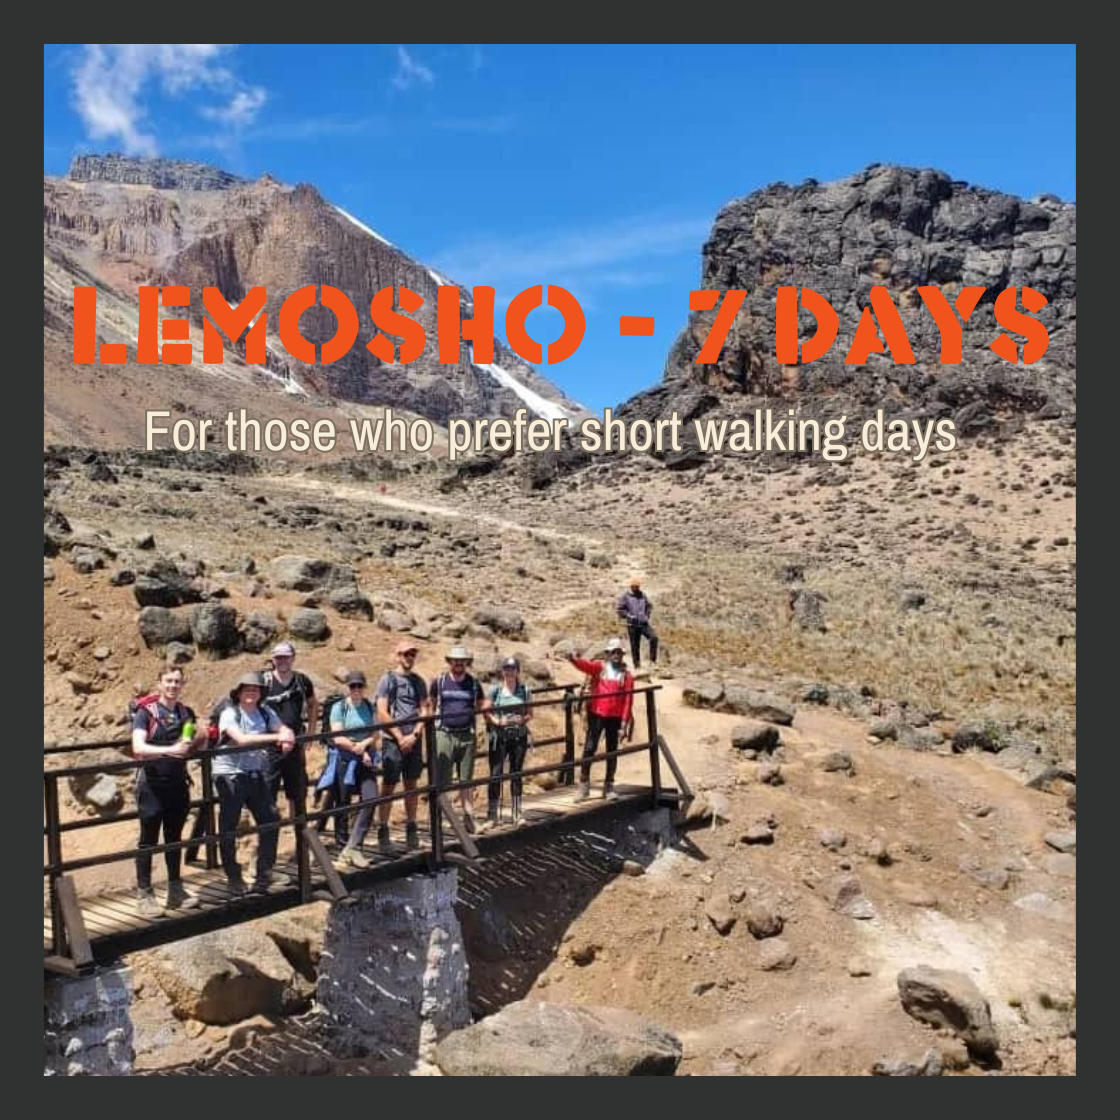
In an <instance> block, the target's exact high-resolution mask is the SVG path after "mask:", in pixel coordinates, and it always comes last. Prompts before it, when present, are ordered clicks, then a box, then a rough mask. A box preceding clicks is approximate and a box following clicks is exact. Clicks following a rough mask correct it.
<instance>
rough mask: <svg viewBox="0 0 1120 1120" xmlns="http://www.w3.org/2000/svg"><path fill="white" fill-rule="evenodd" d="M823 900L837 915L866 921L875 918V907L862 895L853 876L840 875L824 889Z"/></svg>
mask: <svg viewBox="0 0 1120 1120" xmlns="http://www.w3.org/2000/svg"><path fill="white" fill-rule="evenodd" d="M824 894H825V898H826V899H827V900H828V903H829V905H830V906H831V907H832V909H833V910H835V911H836V912H837V913H838V914H843V915H845V916H846V917H848V918H858V919H860V920H861V921H866V920H867V919H869V918H874V917H875V907H874V906H873V905H872V903H871V900H870V899H869V898H868V897H867V896H866V895H865V894H864V893H863V887H862V886H861V885H860V881H859V880H858V879H857V878H856V877H855V876H854V875H840V876H837V878H835V879H833V880H831V881H830V882H829V883H828V884H827V885H826V887H825V891H824Z"/></svg>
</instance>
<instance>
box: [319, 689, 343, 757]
mask: <svg viewBox="0 0 1120 1120" xmlns="http://www.w3.org/2000/svg"><path fill="white" fill-rule="evenodd" d="M346 699H348V697H347V696H346V695H345V694H344V693H341V692H332V693H331V694H330V695H329V696H327V697H326V698H325V699H324V700H323V706H322V708H320V709H319V730H320V732H322V733H323V734H326V733H327V732H329V731H330V729H331V712H333V711H334V706H335V704H337V703H338V702H339V701H340V700H346ZM323 745H324V746H326V745H327V742H326V740H323Z"/></svg>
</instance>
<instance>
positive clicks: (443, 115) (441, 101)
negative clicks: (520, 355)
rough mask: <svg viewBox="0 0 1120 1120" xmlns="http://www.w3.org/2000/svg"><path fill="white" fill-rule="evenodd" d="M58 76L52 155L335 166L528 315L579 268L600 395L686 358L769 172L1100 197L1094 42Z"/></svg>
mask: <svg viewBox="0 0 1120 1120" xmlns="http://www.w3.org/2000/svg"><path fill="white" fill-rule="evenodd" d="M44 74H45V82H44V108H45V114H44V117H45V127H44V137H43V149H44V171H45V172H46V173H47V174H51V175H61V174H64V173H65V171H66V167H67V165H68V163H69V161H70V158H71V156H72V155H74V154H75V153H77V152H83V151H114V150H116V151H125V152H132V153H136V154H160V155H166V156H171V157H179V158H189V159H197V160H203V161H206V162H210V163H215V164H217V165H219V166H222V167H225V168H226V169H228V170H230V171H232V172H234V173H236V174H240V175H244V176H247V177H250V178H256V177H257V176H259V175H261V174H263V173H264V172H266V171H267V172H270V173H271V174H272V175H273V176H275V177H276V178H277V179H280V180H282V181H284V182H289V183H296V182H310V183H313V184H314V185H315V186H316V187H317V188H318V189H319V190H320V191H321V192H322V194H323V195H324V196H325V197H326V198H328V199H330V200H331V201H332V202H335V203H336V204H337V205H339V206H341V207H343V208H344V209H346V210H348V211H350V212H351V213H352V214H354V215H355V216H356V217H358V218H360V219H361V220H362V221H363V222H365V223H366V224H367V225H370V226H372V227H373V228H374V229H376V230H377V231H378V232H379V233H381V234H383V235H384V236H385V237H387V238H388V239H389V240H390V241H392V242H394V243H395V244H397V245H398V246H400V247H401V248H402V249H404V250H405V251H406V252H408V253H409V254H411V255H412V256H414V257H416V258H418V259H419V260H421V261H423V262H424V263H426V264H428V265H430V266H432V267H434V268H435V269H437V270H438V271H440V272H442V273H444V274H446V275H450V276H452V277H453V278H454V279H456V280H457V281H458V282H460V283H462V284H465V285H470V284H489V285H492V286H493V287H495V288H496V289H497V298H498V303H499V316H498V319H497V322H496V324H495V325H496V327H497V333H498V334H499V336H502V337H504V327H503V323H502V314H504V310H503V309H504V306H505V304H506V303H508V302H509V300H510V299H512V298H513V296H514V295H516V294H517V293H518V292H519V291H521V290H522V289H523V288H526V287H529V286H531V285H534V284H538V283H541V284H550V283H551V284H560V285H562V286H563V287H566V288H567V289H568V290H569V291H571V292H572V294H573V295H575V296H576V297H577V298H578V299H579V301H580V303H581V304H582V305H583V308H584V311H585V313H586V316H587V333H586V335H585V337H584V340H583V342H582V344H581V345H580V348H579V349H578V350H577V351H576V353H575V354H574V355H573V356H572V357H570V358H568V359H567V360H566V361H564V362H563V363H560V364H557V365H555V366H545V367H544V370H543V372H545V373H546V375H547V376H549V377H550V378H551V379H552V380H554V381H555V382H556V383H557V384H559V385H560V386H561V387H562V388H563V389H564V390H565V391H566V392H568V393H569V394H570V395H571V396H573V397H575V398H576V399H577V400H580V401H581V402H583V403H584V404H586V405H587V406H588V407H590V408H593V409H596V410H599V409H602V408H604V407H607V406H613V405H615V404H617V403H619V402H620V401H623V400H625V399H626V398H627V397H629V396H631V395H632V394H633V393H635V392H637V391H638V390H640V389H643V388H648V387H649V386H651V385H653V384H654V383H656V382H657V381H658V380H659V379H660V377H661V372H662V368H663V366H664V362H665V356H666V354H667V352H668V349H669V347H670V345H671V344H672V342H673V340H674V338H675V337H676V335H677V333H678V332H679V331H680V329H681V327H682V326H683V325H684V323H685V321H686V319H687V314H688V291H689V289H690V288H693V287H697V286H698V284H699V276H700V252H701V247H702V245H703V242H704V240H705V238H706V236H707V233H708V231H709V229H710V227H711V223H712V220H713V218H714V217H715V214H716V212H717V211H718V210H719V208H720V207H721V206H722V205H724V204H725V203H727V202H729V201H730V200H732V199H734V198H738V197H741V196H742V195H745V194H748V193H750V192H751V191H752V190H756V189H758V188H760V187H763V186H765V185H767V184H768V183H772V182H778V181H783V182H790V183H798V182H801V181H802V180H803V179H805V178H809V177H812V178H815V179H819V180H821V181H827V180H830V179H836V178H840V177H842V176H845V175H848V174H851V173H853V172H855V171H858V170H860V169H861V168H863V167H865V166H866V165H867V164H868V163H873V162H880V163H901V164H906V165H911V166H921V167H937V168H940V169H942V170H944V171H946V172H948V173H949V174H950V175H952V176H953V177H954V178H956V179H964V180H967V181H968V182H971V183H975V184H977V185H980V186H986V187H991V188H995V189H998V190H1004V191H1008V192H1010V193H1012V194H1017V195H1020V196H1023V197H1031V196H1033V195H1036V194H1039V193H1042V192H1044V191H1052V192H1054V193H1055V194H1058V195H1060V196H1061V197H1062V198H1066V199H1073V198H1075V197H1076V179H1075V131H1076V130H1075V51H1074V47H1073V46H1072V45H1070V46H1061V45H1046V46H998V45H989V46H984V45H980V46H907V45H900V46H742V45H740V46H735V45H732V46H536V45H528V46H525V45H522V46H488V45H446V44H445V45H430V46H424V45H422V44H386V45H380V44H378V45H372V46H256V45H252V44H246V45H240V46H236V45H205V44H202V45H180V44H165V45H146V46H114V45H96V44H87V45H77V46H74V45H68V46H48V47H46V50H45V70H44ZM621 315H652V316H654V317H655V319H656V330H655V334H654V335H653V336H652V337H650V338H640V337H629V338H621V337H619V334H618V320H619V316H621ZM528 327H529V330H530V333H531V334H533V336H534V337H536V338H537V339H538V340H539V341H540V342H541V343H542V344H544V345H547V343H548V342H549V341H551V340H552V339H554V338H556V337H557V336H558V335H559V334H560V331H561V329H562V324H561V321H560V318H559V316H558V315H557V314H556V313H555V312H552V311H549V310H548V309H547V308H542V309H540V310H538V311H536V312H534V313H533V314H532V315H531V316H530V317H529V320H528Z"/></svg>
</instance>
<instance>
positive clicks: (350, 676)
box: [346, 669, 366, 685]
mask: <svg viewBox="0 0 1120 1120" xmlns="http://www.w3.org/2000/svg"><path fill="white" fill-rule="evenodd" d="M346 683H347V684H348V685H351V684H361V685H364V684H365V683H366V675H365V673H363V672H362V671H361V669H353V670H351V671H350V672H349V673H347V674H346Z"/></svg>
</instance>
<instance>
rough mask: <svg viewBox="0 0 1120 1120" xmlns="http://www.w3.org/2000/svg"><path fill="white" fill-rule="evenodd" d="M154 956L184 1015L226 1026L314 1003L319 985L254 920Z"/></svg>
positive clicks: (165, 986) (159, 973) (178, 943)
mask: <svg viewBox="0 0 1120 1120" xmlns="http://www.w3.org/2000/svg"><path fill="white" fill-rule="evenodd" d="M149 961H150V965H151V968H152V971H153V972H154V974H155V976H156V979H157V981H158V982H159V985H160V987H161V988H162V989H163V990H164V992H165V994H166V995H167V998H168V999H169V1000H170V1001H171V1007H172V1011H173V1012H174V1014H175V1017H176V1018H178V1019H196V1020H198V1021H199V1022H202V1023H212V1024H216V1025H219V1026H224V1025H227V1024H229V1023H237V1022H240V1021H241V1020H242V1019H248V1018H250V1017H251V1016H253V1015H281V1014H293V1013H295V1012H297V1011H302V1010H304V1009H305V1008H306V1007H307V1006H308V1004H309V1002H310V996H311V992H312V990H313V989H312V988H311V986H310V985H309V984H307V983H306V982H305V981H304V980H303V978H302V977H300V976H298V975H297V974H296V972H295V970H294V969H293V968H292V966H291V964H290V963H289V962H288V960H287V958H286V957H285V956H284V954H283V953H282V952H281V951H280V949H279V947H278V946H277V944H276V942H275V941H274V940H273V939H272V938H270V937H268V936H266V935H265V934H264V933H262V932H261V931H259V930H257V929H255V928H253V927H251V926H249V925H239V926H231V927H230V928H228V929H222V930H216V931H214V932H213V933H205V934H203V935H202V936H200V937H190V938H186V939H185V940H183V941H176V942H174V943H172V944H170V945H164V946H162V947H161V948H159V949H155V950H153V952H152V954H151V956H150V958H149Z"/></svg>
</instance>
